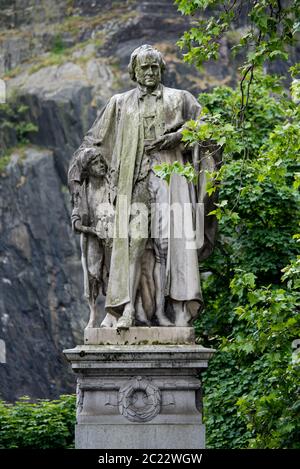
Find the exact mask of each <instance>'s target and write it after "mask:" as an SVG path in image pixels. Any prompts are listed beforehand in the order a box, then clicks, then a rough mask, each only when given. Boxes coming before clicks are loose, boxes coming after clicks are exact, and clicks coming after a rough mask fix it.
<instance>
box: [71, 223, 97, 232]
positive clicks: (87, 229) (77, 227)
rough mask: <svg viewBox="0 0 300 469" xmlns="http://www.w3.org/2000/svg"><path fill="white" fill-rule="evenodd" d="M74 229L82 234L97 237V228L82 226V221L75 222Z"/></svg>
mask: <svg viewBox="0 0 300 469" xmlns="http://www.w3.org/2000/svg"><path fill="white" fill-rule="evenodd" d="M74 228H75V230H76V231H79V232H80V233H85V234H91V235H94V236H97V231H96V230H95V228H91V227H90V226H85V225H82V224H81V222H80V220H76V221H75V223H74Z"/></svg>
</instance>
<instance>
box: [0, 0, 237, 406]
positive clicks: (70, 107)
mask: <svg viewBox="0 0 300 469" xmlns="http://www.w3.org/2000/svg"><path fill="white" fill-rule="evenodd" d="M0 6H1V14H0V77H1V78H4V79H5V81H6V84H7V89H8V96H9V97H10V98H9V100H8V103H7V105H6V108H3V107H2V110H1V106H0V119H1V121H0V145H1V147H0V171H1V177H0V181H1V184H0V292H1V293H0V339H3V340H4V341H5V343H6V348H7V363H6V364H0V397H1V398H4V399H6V400H14V399H16V398H18V397H19V396H22V395H24V394H27V395H29V396H31V397H32V398H41V397H47V398H54V397H56V396H58V395H59V394H61V393H63V392H73V391H74V379H73V376H72V373H71V372H70V371H69V367H68V365H67V363H66V362H65V360H64V358H63V355H62V349H63V348H66V347H73V346H75V345H76V344H77V343H80V342H82V335H83V328H84V325H85V323H86V320H87V313H88V311H87V306H86V303H85V301H84V299H83V296H82V293H83V287H82V275H81V265H80V252H79V246H78V239H76V237H75V236H74V234H73V233H72V232H71V228H70V222H69V215H70V202H69V196H68V193H67V188H66V171H67V167H68V164H69V160H70V157H71V154H72V152H73V151H74V150H75V149H76V148H77V147H78V146H79V144H80V142H81V139H82V137H83V135H84V133H85V132H86V131H87V130H88V128H89V127H90V125H91V124H92V122H93V120H94V118H95V116H96V113H97V110H98V109H99V108H101V106H102V105H103V104H104V103H105V102H106V101H107V99H108V98H110V97H111V96H112V95H113V94H114V93H116V92H119V91H123V90H125V89H129V88H130V87H132V84H131V83H130V81H129V78H128V76H127V71H126V66H127V63H128V59H129V56H130V53H131V52H132V50H133V49H134V48H135V47H137V46H139V45H141V44H143V43H150V44H154V45H156V46H157V47H158V48H159V49H160V50H161V51H162V52H164V53H165V56H166V59H167V61H168V63H169V67H168V71H167V73H166V76H165V83H166V84H167V85H169V86H176V87H181V88H186V89H189V90H191V91H192V92H194V93H195V94H197V93H198V92H200V91H201V90H204V89H206V88H208V87H209V86H213V85H215V84H216V83H228V82H229V81H230V80H231V76H230V73H229V65H230V64H229V63H228V57H227V52H226V51H227V47H226V44H225V45H224V52H223V55H222V59H221V61H220V63H219V64H218V66H215V65H214V66H213V65H211V66H209V67H208V70H207V72H204V73H202V74H201V75H200V74H199V73H196V72H195V70H193V69H192V68H191V67H189V66H187V65H185V64H183V63H182V62H181V59H180V54H179V52H178V50H177V48H176V46H175V43H176V41H177V40H178V38H179V36H180V35H181V34H182V32H183V31H184V30H185V29H186V28H187V26H188V24H187V20H186V19H185V18H183V17H182V16H181V15H180V14H179V13H177V11H176V8H175V7H174V6H173V2H172V0H156V1H155V0H151V1H150V0H148V1H141V0H138V1H136V0H131V1H130V0H128V1H121V2H120V1H108V0H85V1H83V0H73V1H72V0H71V1H63V0H15V1H11V0H2V1H1V2H0ZM11 102H14V103H15V104H14V108H13V110H11V109H9V108H10V103H11ZM24 106H25V107H24ZM20 107H21V108H22V109H23V110H22V112H21V111H16V109H20ZM14 112H16V115H14ZM18 112H20V114H18ZM9 114H10V115H12V120H13V121H14V122H15V123H17V124H18V130H17V131H16V127H15V126H14V125H11V121H10V120H9V119H10V118H11V117H9ZM29 123H32V124H34V125H36V126H37V129H38V130H37V131H36V132H31V131H30V129H29V130H28V127H27V130H26V131H24V125H25V126H26V125H28V124H29ZM22 126H23V127H22ZM22 129H23V130H22ZM25 134H26V135H25ZM17 143H19V144H20V143H21V146H20V145H18V146H17V147H16V144H17Z"/></svg>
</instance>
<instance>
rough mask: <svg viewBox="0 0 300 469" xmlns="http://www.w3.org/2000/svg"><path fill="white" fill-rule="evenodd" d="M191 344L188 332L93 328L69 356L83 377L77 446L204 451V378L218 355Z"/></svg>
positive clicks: (80, 380) (80, 378)
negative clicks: (201, 373)
mask: <svg viewBox="0 0 300 469" xmlns="http://www.w3.org/2000/svg"><path fill="white" fill-rule="evenodd" d="M133 329H137V330H133ZM147 329H148V331H147ZM154 329H156V331H154ZM158 329H159V330H158ZM176 330H177V334H176ZM178 338H179V339H180V340H182V341H185V343H181V344H178V343H176V341H177V342H178V340H179V339H178ZM172 341H173V344H172V343H170V342H172ZM193 341H194V336H193V331H192V329H190V328H131V329H130V330H128V331H122V332H121V333H118V331H117V330H115V329H111V330H110V331H109V332H108V330H107V329H99V330H97V329H95V330H89V331H86V332H85V345H82V346H77V347H76V348H74V349H72V350H65V352H64V353H65V355H66V357H67V358H68V360H69V361H70V362H71V364H72V368H73V371H74V372H75V373H76V374H77V424H76V437H75V441H76V448H96V449H115V448H119V449H123V448H137V449H192V448H196V449H199V448H200V449H202V448H204V447H205V429H204V425H203V424H202V411H201V408H202V398H201V384H200V380H199V373H200V372H201V371H202V370H204V369H205V368H206V367H207V365H208V360H209V358H210V357H211V355H212V353H213V350H211V349H206V348H203V347H202V346H200V345H195V343H193ZM158 342H161V343H158ZM168 342H169V343H168ZM174 342H175V343H174ZM103 344H106V345H103ZM125 344H126V345H125Z"/></svg>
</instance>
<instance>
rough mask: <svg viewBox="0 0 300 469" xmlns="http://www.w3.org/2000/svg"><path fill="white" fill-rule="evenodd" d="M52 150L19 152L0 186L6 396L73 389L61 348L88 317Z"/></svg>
mask: <svg viewBox="0 0 300 469" xmlns="http://www.w3.org/2000/svg"><path fill="white" fill-rule="evenodd" d="M68 218H69V206H68V198H67V194H66V190H65V187H64V186H62V184H61V182H60V179H59V178H58V176H57V172H56V169H55V162H54V157H53V153H52V152H51V151H49V150H45V149H38V148H30V147H29V148H27V149H26V150H23V152H18V153H14V154H13V155H12V157H11V161H10V163H9V165H8V167H7V168H6V170H5V174H2V177H1V185H0V220H1V226H0V233H1V242H0V243H1V244H0V271H1V277H0V288H1V299H0V324H1V338H3V339H4V340H5V343H6V348H7V363H6V365H0V383H1V397H4V398H5V399H8V400H11V399H14V398H16V397H17V396H20V395H24V394H27V395H29V396H32V397H55V396H57V395H58V394H60V393H62V392H65V391H66V390H71V389H72V385H73V380H72V377H71V376H70V373H69V372H68V367H67V366H66V363H65V362H64V359H63V357H62V354H61V351H62V349H63V348H65V347H69V346H73V345H74V344H75V343H76V342H78V343H79V342H80V341H81V331H82V329H83V327H84V324H85V320H86V309H85V308H84V307H82V302H83V300H82V297H81V295H80V291H81V282H82V279H81V269H80V261H79V256H78V247H77V246H76V239H75V237H74V235H73V233H72V232H71V228H70V225H69V223H68Z"/></svg>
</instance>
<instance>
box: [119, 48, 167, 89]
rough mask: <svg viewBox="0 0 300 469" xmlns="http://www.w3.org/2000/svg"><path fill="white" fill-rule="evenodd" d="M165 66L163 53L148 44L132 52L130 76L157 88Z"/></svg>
mask: <svg viewBox="0 0 300 469" xmlns="http://www.w3.org/2000/svg"><path fill="white" fill-rule="evenodd" d="M165 68H166V63H165V61H164V59H163V56H162V54H161V53H160V52H159V51H158V50H157V49H155V48H154V47H152V46H149V45H148V44H145V45H143V46H141V47H138V48H137V49H135V50H134V51H133V52H132V54H131V57H130V62H129V65H128V71H129V75H130V78H131V79H132V80H133V81H137V82H138V83H139V85H141V86H145V87H146V88H149V89H155V88H156V87H157V86H158V84H159V83H160V82H161V75H162V72H163V71H164V70H165Z"/></svg>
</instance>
